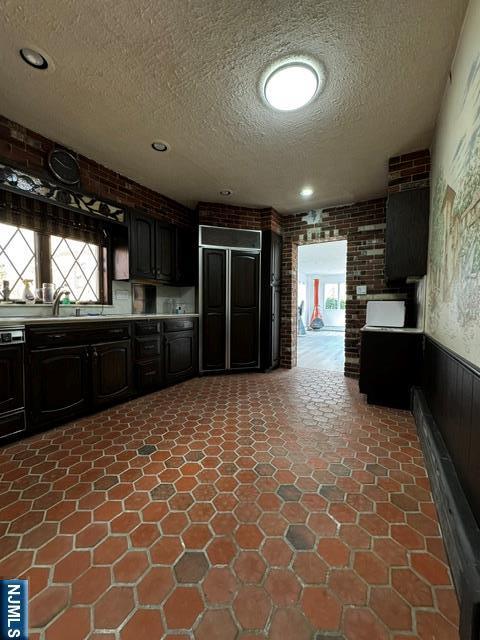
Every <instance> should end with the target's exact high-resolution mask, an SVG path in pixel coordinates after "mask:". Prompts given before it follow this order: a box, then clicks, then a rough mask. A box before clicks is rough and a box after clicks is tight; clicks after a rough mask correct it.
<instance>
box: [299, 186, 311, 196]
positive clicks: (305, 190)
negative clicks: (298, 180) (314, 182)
mask: <svg viewBox="0 0 480 640" xmlns="http://www.w3.org/2000/svg"><path fill="white" fill-rule="evenodd" d="M300 195H301V196H302V198H310V196H313V189H312V187H304V188H303V189H302V190H301V191H300Z"/></svg>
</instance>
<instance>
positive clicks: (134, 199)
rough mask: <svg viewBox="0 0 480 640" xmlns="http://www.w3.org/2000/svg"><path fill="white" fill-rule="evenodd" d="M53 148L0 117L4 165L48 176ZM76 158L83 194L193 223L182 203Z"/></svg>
mask: <svg viewBox="0 0 480 640" xmlns="http://www.w3.org/2000/svg"><path fill="white" fill-rule="evenodd" d="M55 146H57V145H56V144H55V142H53V141H52V140H48V139H47V138H44V137H43V136H41V135H39V134H38V133H35V132H34V131H30V130H29V129H26V128H25V127H22V126H21V125H19V124H17V123H16V122H12V121H11V120H7V118H4V117H3V116H1V115H0V159H1V160H3V161H4V162H5V163H6V164H10V165H12V166H15V167H18V168H20V169H25V170H30V171H33V172H36V173H41V174H45V175H50V174H49V173H48V169H47V156H48V153H49V151H50V150H51V149H52V148H54V147H55ZM76 157H77V160H78V163H79V166H80V176H81V189H82V190H83V191H85V192H87V193H91V194H94V195H97V196H100V197H104V198H107V199H109V200H113V201H115V202H118V203H120V204H124V205H126V206H128V207H133V208H135V209H144V210H146V211H148V212H150V213H154V214H155V216H156V217H158V218H160V219H161V220H165V222H173V223H175V224H182V225H185V226H190V225H192V224H194V223H195V222H196V215H195V212H194V211H193V210H191V209H188V208H187V207H184V206H183V205H182V204H180V203H178V202H175V201H174V200H171V199H170V198H167V197H166V196H163V195H161V194H160V193H157V192H156V191H152V190H151V189H147V188H146V187H143V186H142V185H140V184H138V183H137V182H134V181H133V180H130V179H129V178H125V177H124V176H122V175H120V174H119V173H115V171H111V170H110V169H107V168H106V167H103V166H102V165H100V164H98V163H96V162H94V161H93V160H90V159H89V158H85V157H84V156H81V155H79V154H76ZM50 177H52V176H50Z"/></svg>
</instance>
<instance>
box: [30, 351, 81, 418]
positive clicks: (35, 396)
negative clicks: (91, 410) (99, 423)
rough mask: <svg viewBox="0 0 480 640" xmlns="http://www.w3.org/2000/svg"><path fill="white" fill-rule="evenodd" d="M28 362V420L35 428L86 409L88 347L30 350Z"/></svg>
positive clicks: (70, 416)
mask: <svg viewBox="0 0 480 640" xmlns="http://www.w3.org/2000/svg"><path fill="white" fill-rule="evenodd" d="M27 362H28V364H29V369H28V368H27V379H28V380H29V383H30V384H29V387H30V389H29V403H28V404H29V405H30V406H29V417H30V420H29V423H30V424H31V425H32V426H33V427H35V428H38V427H42V426H49V425H50V424H57V423H58V422H65V421H67V420H69V419H71V418H74V417H75V416H77V415H81V414H82V413H85V412H86V411H87V409H88V407H89V403H90V390H89V378H90V376H89V364H90V363H89V358H88V351H87V347H85V346H80V347H64V348H58V349H42V350H38V351H31V352H30V358H29V360H28V361H27Z"/></svg>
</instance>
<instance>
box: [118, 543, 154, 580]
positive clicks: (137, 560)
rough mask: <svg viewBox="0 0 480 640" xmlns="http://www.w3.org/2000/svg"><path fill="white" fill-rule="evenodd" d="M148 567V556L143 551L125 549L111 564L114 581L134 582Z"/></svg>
mask: <svg viewBox="0 0 480 640" xmlns="http://www.w3.org/2000/svg"><path fill="white" fill-rule="evenodd" d="M147 567H148V556H147V554H146V553H145V552H144V551H127V553H126V554H125V555H124V556H123V558H121V560H118V561H117V562H116V563H115V564H114V565H113V576H114V578H115V580H116V582H128V583H134V582H136V581H137V580H138V579H139V578H140V576H141V575H142V573H145V571H146V569H147Z"/></svg>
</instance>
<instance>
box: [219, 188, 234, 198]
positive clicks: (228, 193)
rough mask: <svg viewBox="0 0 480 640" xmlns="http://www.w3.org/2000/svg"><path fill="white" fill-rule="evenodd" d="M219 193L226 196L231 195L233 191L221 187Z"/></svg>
mask: <svg viewBox="0 0 480 640" xmlns="http://www.w3.org/2000/svg"><path fill="white" fill-rule="evenodd" d="M219 193H220V195H221V196H225V197H228V196H231V195H232V193H233V191H232V190H231V189H222V190H221V191H219Z"/></svg>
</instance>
